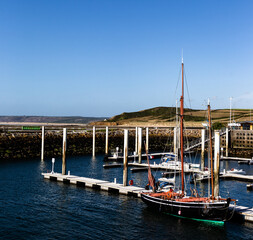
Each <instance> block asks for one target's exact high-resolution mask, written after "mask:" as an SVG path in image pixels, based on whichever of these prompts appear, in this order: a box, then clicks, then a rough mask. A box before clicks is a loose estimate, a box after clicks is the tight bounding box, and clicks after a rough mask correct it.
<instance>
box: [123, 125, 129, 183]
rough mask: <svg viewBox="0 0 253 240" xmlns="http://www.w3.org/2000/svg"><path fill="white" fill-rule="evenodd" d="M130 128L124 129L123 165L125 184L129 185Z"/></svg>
mask: <svg viewBox="0 0 253 240" xmlns="http://www.w3.org/2000/svg"><path fill="white" fill-rule="evenodd" d="M127 158H128V130H127V129H124V167H123V186H124V187H125V186H127V170H128V169H127V168H128V162H127Z"/></svg>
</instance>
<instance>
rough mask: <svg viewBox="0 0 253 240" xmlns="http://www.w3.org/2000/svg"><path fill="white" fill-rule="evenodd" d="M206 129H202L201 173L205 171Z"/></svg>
mask: <svg viewBox="0 0 253 240" xmlns="http://www.w3.org/2000/svg"><path fill="white" fill-rule="evenodd" d="M205 133H206V131H205V129H201V164H200V166H201V171H204V167H205Z"/></svg>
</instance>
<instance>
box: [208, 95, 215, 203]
mask: <svg viewBox="0 0 253 240" xmlns="http://www.w3.org/2000/svg"><path fill="white" fill-rule="evenodd" d="M208 122H209V139H210V162H211V185H212V199H213V198H214V188H213V149H212V147H213V143H212V129H211V127H212V124H211V109H210V101H209V99H208Z"/></svg>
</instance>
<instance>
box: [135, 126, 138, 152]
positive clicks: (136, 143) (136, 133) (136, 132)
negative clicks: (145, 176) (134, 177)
mask: <svg viewBox="0 0 253 240" xmlns="http://www.w3.org/2000/svg"><path fill="white" fill-rule="evenodd" d="M135 152H136V154H137V152H138V127H136V128H135Z"/></svg>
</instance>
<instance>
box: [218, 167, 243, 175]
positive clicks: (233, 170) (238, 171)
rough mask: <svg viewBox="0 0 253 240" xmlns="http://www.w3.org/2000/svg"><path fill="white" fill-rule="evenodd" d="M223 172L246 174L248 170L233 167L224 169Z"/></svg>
mask: <svg viewBox="0 0 253 240" xmlns="http://www.w3.org/2000/svg"><path fill="white" fill-rule="evenodd" d="M223 173H224V174H225V173H229V174H231V173H232V174H246V172H245V171H244V170H242V169H240V170H239V169H237V168H231V170H228V171H226V170H225V169H224V170H223Z"/></svg>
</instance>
